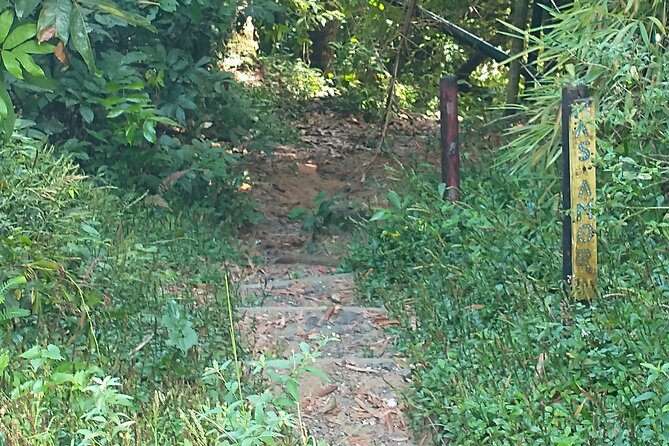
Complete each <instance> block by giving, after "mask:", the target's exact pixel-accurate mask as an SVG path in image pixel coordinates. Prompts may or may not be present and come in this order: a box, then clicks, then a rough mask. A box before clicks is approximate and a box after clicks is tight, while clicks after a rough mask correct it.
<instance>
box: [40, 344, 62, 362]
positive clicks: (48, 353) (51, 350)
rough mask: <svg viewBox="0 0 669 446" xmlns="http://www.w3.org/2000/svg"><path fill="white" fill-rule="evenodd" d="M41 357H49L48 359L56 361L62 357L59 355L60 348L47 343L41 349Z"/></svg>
mask: <svg viewBox="0 0 669 446" xmlns="http://www.w3.org/2000/svg"><path fill="white" fill-rule="evenodd" d="M42 353H43V357H45V358H49V359H55V360H56V361H60V360H62V359H63V357H62V356H61V355H60V348H58V347H57V346H55V345H53V344H49V345H48V346H47V347H46V349H45V350H43V351H42Z"/></svg>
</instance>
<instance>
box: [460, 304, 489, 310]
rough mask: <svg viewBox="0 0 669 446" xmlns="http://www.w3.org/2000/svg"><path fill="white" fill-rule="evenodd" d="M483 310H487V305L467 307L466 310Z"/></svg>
mask: <svg viewBox="0 0 669 446" xmlns="http://www.w3.org/2000/svg"><path fill="white" fill-rule="evenodd" d="M483 308H485V305H481V304H473V305H468V306H466V307H465V310H482V309H483Z"/></svg>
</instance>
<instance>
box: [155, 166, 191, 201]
mask: <svg viewBox="0 0 669 446" xmlns="http://www.w3.org/2000/svg"><path fill="white" fill-rule="evenodd" d="M192 170H193V169H184V170H179V171H178V172H174V173H173V174H170V175H169V176H168V177H166V178H165V179H164V180H163V181H161V182H160V185H158V193H159V194H160V195H162V194H164V193H165V192H166V191H167V189H169V188H170V187H172V186H174V184H175V183H176V182H177V181H179V179H180V178H181V177H183V176H184V175H186V174H188V173H189V172H190V171H192Z"/></svg>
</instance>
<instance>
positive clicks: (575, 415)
mask: <svg viewBox="0 0 669 446" xmlns="http://www.w3.org/2000/svg"><path fill="white" fill-rule="evenodd" d="M585 401H586V400H583V401H581V404H579V406H578V408H577V409H576V412H574V417H578V416H579V415H580V414H581V411H582V410H583V406H585Z"/></svg>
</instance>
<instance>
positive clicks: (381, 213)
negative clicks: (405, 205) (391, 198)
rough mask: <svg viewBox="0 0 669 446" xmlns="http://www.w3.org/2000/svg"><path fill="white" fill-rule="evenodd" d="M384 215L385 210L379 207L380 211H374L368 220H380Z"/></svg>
mask: <svg viewBox="0 0 669 446" xmlns="http://www.w3.org/2000/svg"><path fill="white" fill-rule="evenodd" d="M385 216H386V211H385V210H383V209H381V210H380V211H376V213H375V214H374V215H372V218H370V219H369V221H378V220H382V219H383V218H384V217H385Z"/></svg>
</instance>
